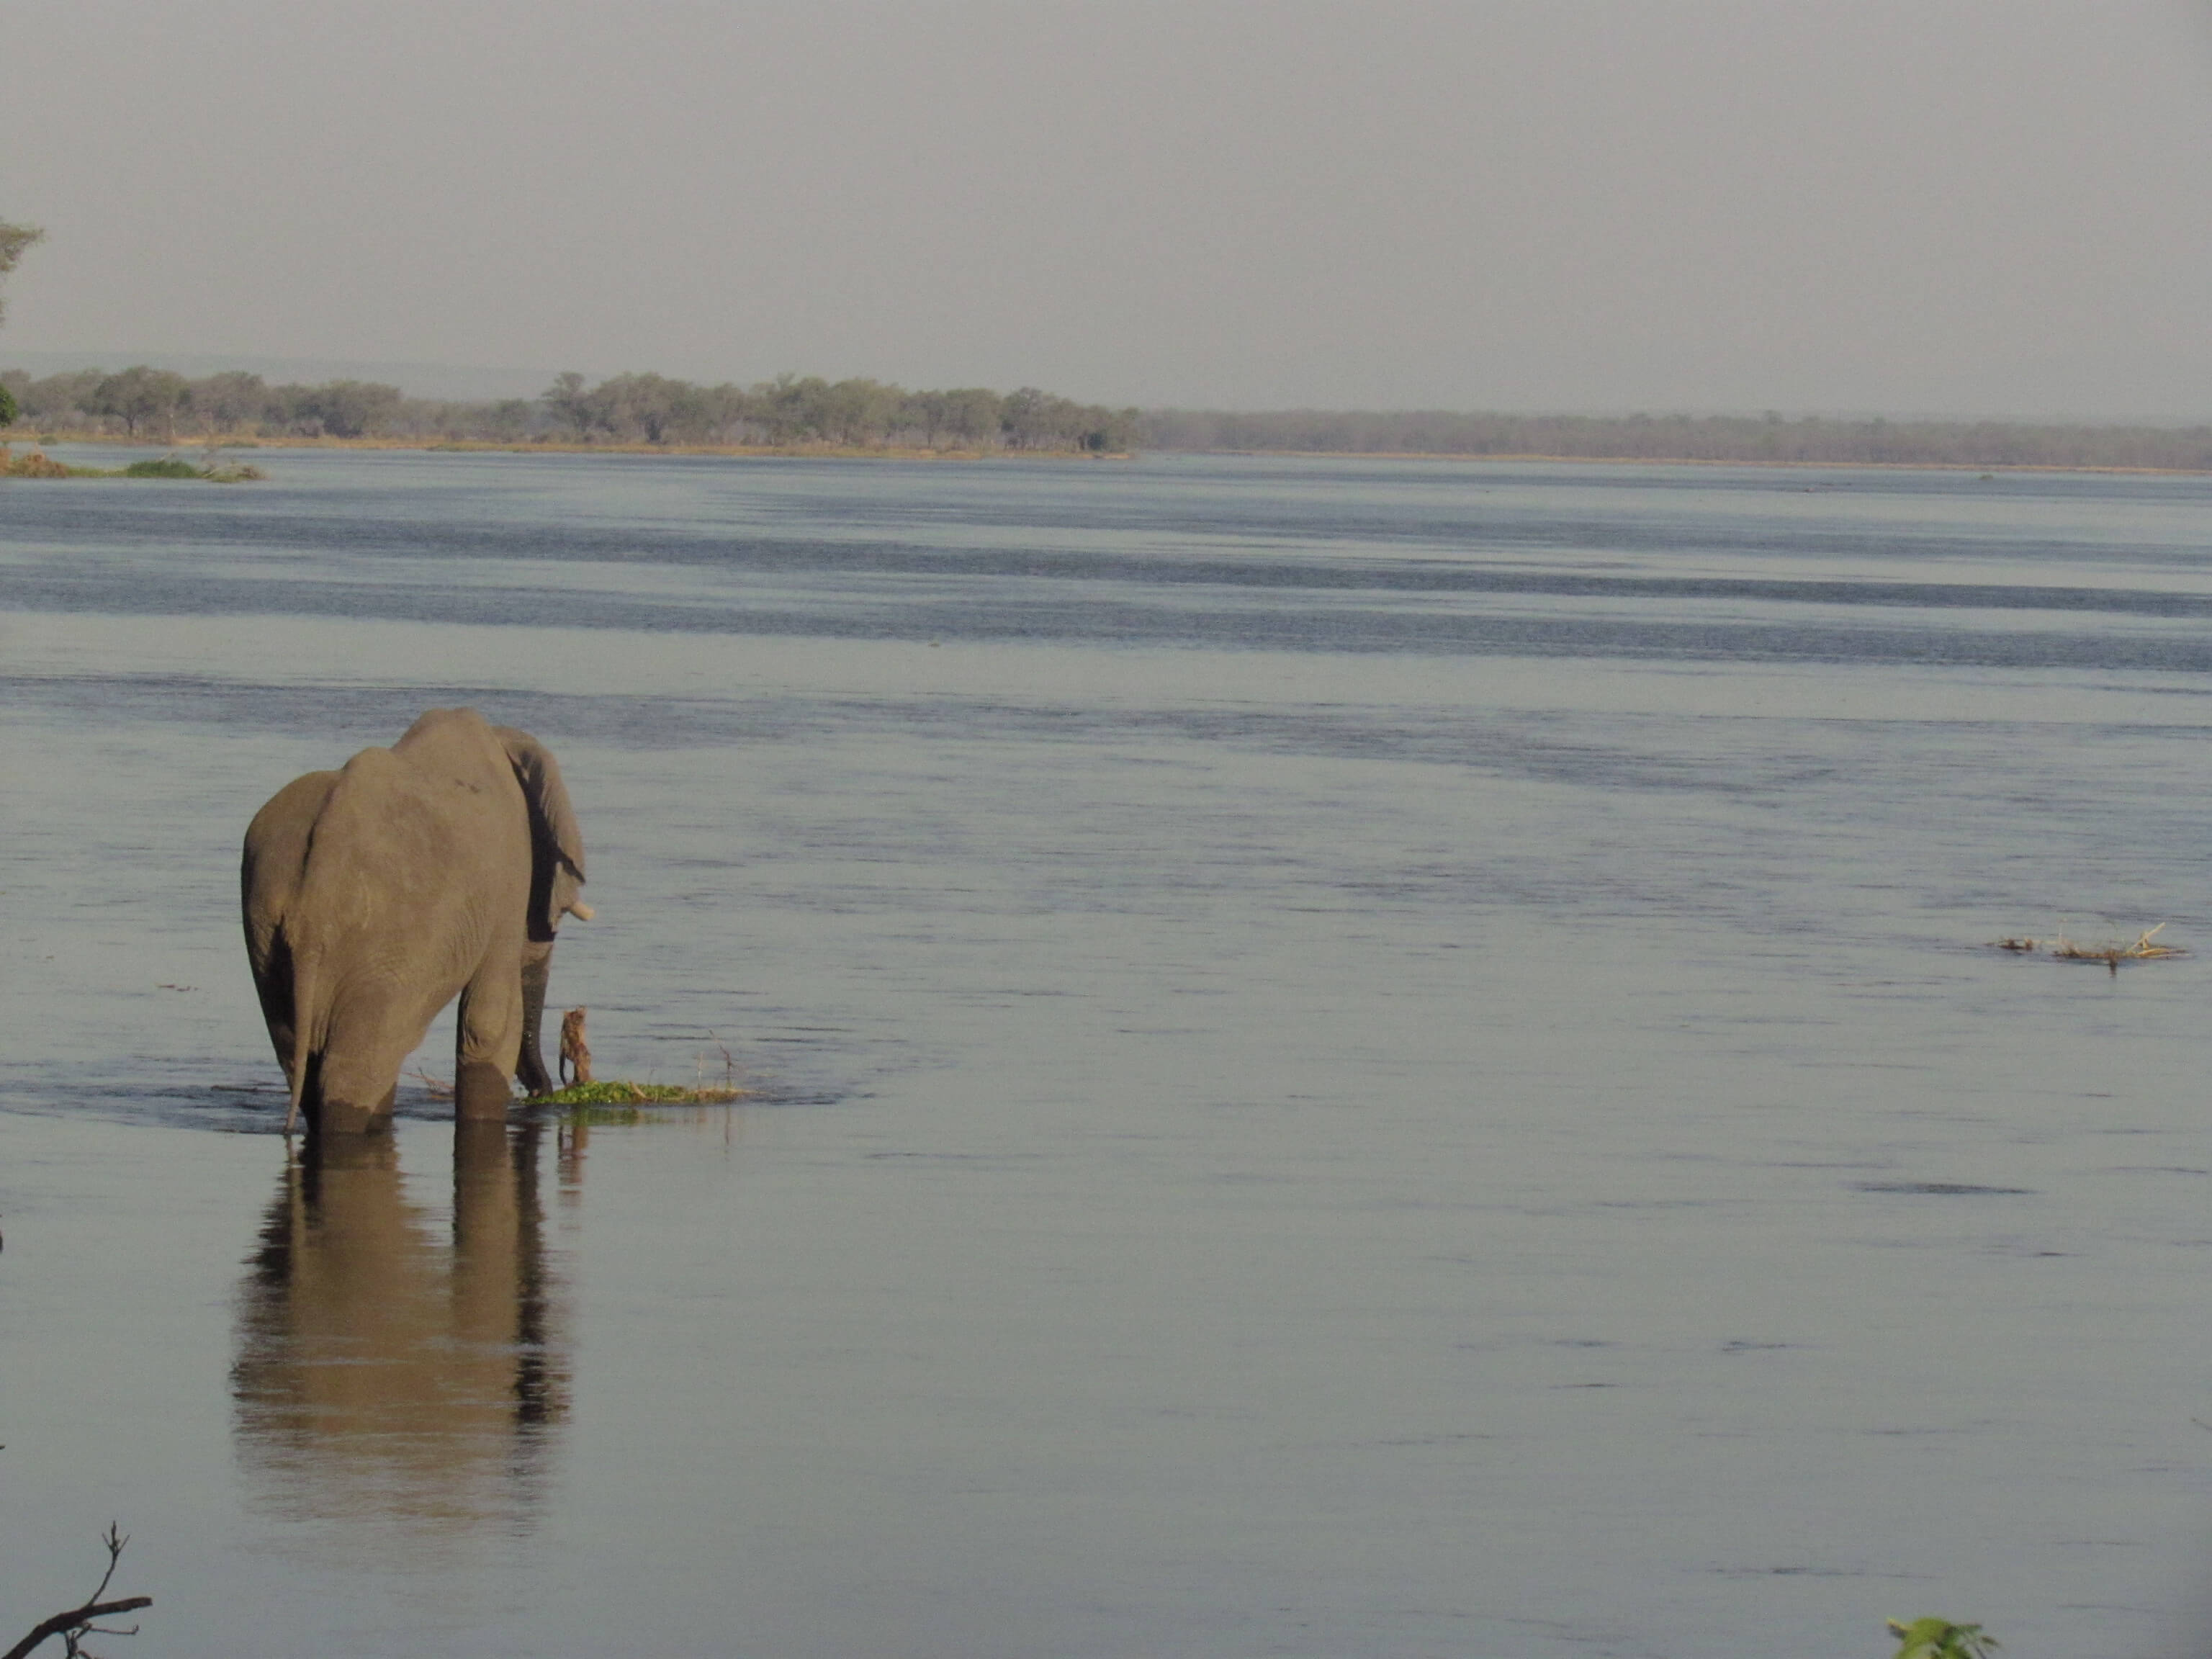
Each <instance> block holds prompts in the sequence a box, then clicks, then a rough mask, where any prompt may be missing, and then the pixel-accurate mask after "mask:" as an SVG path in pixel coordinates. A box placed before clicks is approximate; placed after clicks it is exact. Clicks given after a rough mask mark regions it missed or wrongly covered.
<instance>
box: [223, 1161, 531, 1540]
mask: <svg viewBox="0 0 2212 1659" xmlns="http://www.w3.org/2000/svg"><path fill="white" fill-rule="evenodd" d="M539 1137H540V1132H539V1130H538V1128H537V1127H536V1126H535V1125H529V1126H525V1127H520V1129H518V1130H516V1131H514V1132H512V1133H510V1132H509V1130H508V1129H507V1127H506V1126H505V1125H504V1124H501V1123H499V1122H496V1121H494V1122H483V1121H477V1122H462V1123H460V1124H458V1125H456V1126H455V1133H454V1138H453V1225H452V1236H451V1240H450V1243H447V1242H446V1241H441V1239H439V1238H438V1237H436V1231H435V1227H434V1225H433V1223H432V1218H431V1216H430V1214H429V1213H428V1212H427V1211H426V1210H425V1209H424V1208H423V1207H422V1206H419V1205H417V1204H415V1203H412V1202H410V1200H408V1198H407V1197H406V1195H405V1194H404V1191H403V1190H402V1187H401V1182H400V1174H399V1168H398V1141H397V1139H395V1138H394V1137H392V1136H389V1135H374V1136H365V1137H356V1136H326V1137H323V1138H321V1139H320V1140H319V1142H318V1141H310V1142H309V1150H308V1152H307V1155H306V1158H304V1159H303V1160H302V1161H301V1162H299V1163H295V1164H288V1166H287V1168H286V1170H285V1172H284V1177H283V1183H282V1184H281V1186H280V1187H279V1188H278V1190H277V1194H276V1200H275V1201H274V1202H273V1203H272V1204H271V1205H270V1209H269V1217H268V1221H267V1224H266V1225H264V1228H263V1229H262V1234H261V1243H260V1247H259V1249H258V1251H257V1252H256V1253H255V1255H254V1257H253V1260H252V1263H251V1266H250V1267H249V1270H248V1272H247V1273H246V1280H245V1284H244V1286H243V1290H242V1293H241V1296H240V1314H239V1322H238V1360H237V1364H235V1366H234V1368H233V1370H232V1373H231V1388H232V1395H233V1399H234V1404H235V1419H234V1421H235V1425H236V1432H237V1437H238V1445H239V1451H240V1460H241V1462H244V1463H245V1465H246V1468H248V1470H249V1471H251V1472H252V1474H256V1475H258V1477H259V1478H260V1480H261V1482H262V1483H263V1485H264V1492H265V1496H266V1498H267V1499H268V1501H269V1502H270V1504H271V1505H272V1506H273V1507H274V1508H276V1510H278V1511H279V1512H281V1513H283V1514H285V1515H287V1516H292V1517H294V1518H297V1519H316V1520H322V1519H340V1518H356V1519H361V1520H374V1521H383V1522H396V1523H399V1524H400V1525H402V1526H403V1527H404V1528H405V1529H407V1530H410V1531H421V1530H428V1531H429V1532H431V1533H434V1534H449V1533H456V1532H464V1531H470V1530H474V1529H476V1528H480V1527H483V1526H485V1525H488V1524H489V1525H492V1526H497V1527H503V1528H505V1527H513V1526H516V1525H527V1524H528V1523H529V1522H530V1521H531V1520H532V1518H533V1516H534V1515H535V1513H536V1510H537V1509H538V1503H539V1499H540V1494H541V1489H542V1487H543V1486H544V1480H545V1477H546V1475H547V1474H549V1472H550V1462H551V1458H552V1455H553V1453H554V1450H555V1449H556V1448H555V1440H556V1435H557V1433H558V1429H559V1425H560V1424H561V1422H562V1419H563V1417H564V1416H565V1415H566V1413H567V1410H568V1384H569V1364H570V1362H569V1344H568V1333H567V1317H566V1314H567V1310H566V1307H565V1304H564V1299H563V1288H564V1287H563V1286H562V1285H561V1284H560V1283H559V1282H558V1281H557V1280H556V1277H555V1275H554V1273H553V1272H552V1270H551V1269H550V1267H549V1266H548V1263H547V1260H546V1249H545V1241H544V1212H543V1210H542V1208H541V1206H540V1204H539V1200H538V1140H539Z"/></svg>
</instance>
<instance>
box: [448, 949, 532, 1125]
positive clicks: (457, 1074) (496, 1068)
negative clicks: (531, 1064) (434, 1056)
mask: <svg viewBox="0 0 2212 1659" xmlns="http://www.w3.org/2000/svg"><path fill="white" fill-rule="evenodd" d="M457 1024H458V1025H459V1030H457V1031H456V1032H455V1033H454V1042H453V1115H454V1116H455V1117H457V1118H460V1119H464V1120H465V1119H470V1118H501V1119H503V1118H505V1117H506V1115H507V1101H508V1100H509V1098H510V1097H512V1096H513V1092H514V1062H515V1057H516V1055H517V1054H519V1053H520V1051H521V1048H522V964H521V963H520V961H519V960H517V959H516V956H515V953H514V952H513V951H493V952H492V953H491V956H490V957H488V958H487V959H486V961H485V963H484V964H483V967H481V968H479V969H477V973H476V977H475V978H473V979H471V981H469V982H468V984H467V985H466V986H465V987H463V988H462V991H461V1006H460V1013H459V1020H458V1022H457Z"/></svg>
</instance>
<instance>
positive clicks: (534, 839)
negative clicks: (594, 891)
mask: <svg viewBox="0 0 2212 1659" xmlns="http://www.w3.org/2000/svg"><path fill="white" fill-rule="evenodd" d="M492 729H493V730H494V731H495V732H497V733H498V734H499V740H500V741H501V743H502V744H506V745H507V759H508V761H509V762H510V763H513V767H514V781H516V782H517V783H519V784H520V785H521V786H522V794H523V799H526V800H527V801H528V802H529V803H530V842H531V848H530V937H531V938H532V939H538V940H539V941H541V942H542V941H544V940H547V939H551V938H552V937H553V930H554V929H555V928H556V927H559V926H560V925H561V918H562V915H564V914H565V913H566V912H567V911H568V908H569V907H570V906H572V905H574V903H575V902H576V891H577V890H578V889H579V888H580V887H581V886H582V885H583V884H584V832H583V831H582V830H581V829H579V828H577V826H576V809H575V808H574V807H573V806H571V805H568V787H567V786H565V785H564V784H562V781H561V767H560V763H558V762H556V760H555V759H554V758H553V752H552V750H550V749H548V748H546V746H545V745H544V744H542V743H540V742H538V739H537V738H533V737H532V736H531V735H530V733H529V732H518V731H516V730H515V729H514V728H513V726H495V727H493V728H492ZM584 914H589V913H588V912H586V913H584Z"/></svg>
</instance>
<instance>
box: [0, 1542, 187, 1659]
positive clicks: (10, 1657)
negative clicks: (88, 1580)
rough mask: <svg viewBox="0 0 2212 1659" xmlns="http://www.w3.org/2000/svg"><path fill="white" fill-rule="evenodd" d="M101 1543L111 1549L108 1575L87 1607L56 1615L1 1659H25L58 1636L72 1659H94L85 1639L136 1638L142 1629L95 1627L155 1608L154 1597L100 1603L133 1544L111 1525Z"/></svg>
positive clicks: (85, 1605)
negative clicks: (116, 1617) (100, 1621)
mask: <svg viewBox="0 0 2212 1659" xmlns="http://www.w3.org/2000/svg"><path fill="white" fill-rule="evenodd" d="M130 1541H131V1540H130V1537H129V1535H128V1534H125V1533H123V1532H120V1531H118V1529H117V1528H116V1526H115V1523H114V1522H112V1521H111V1522H108V1525H107V1535H106V1537H105V1538H104V1539H102V1540H101V1542H102V1543H104V1544H106V1546H107V1571H106V1572H104V1573H102V1574H100V1584H99V1587H98V1588H97V1589H94V1591H93V1593H92V1594H91V1595H90V1596H88V1598H86V1601H85V1604H84V1605H83V1606H82V1607H71V1608H70V1610H69V1611H68V1612H67V1613H56V1614H55V1615H54V1616H53V1617H52V1618H51V1619H49V1620H46V1622H45V1623H43V1624H41V1625H40V1626H38V1627H37V1628H36V1629H34V1630H33V1631H32V1632H31V1633H30V1634H29V1635H28V1636H26V1637H25V1638H23V1639H22V1640H21V1641H20V1642H18V1643H16V1644H15V1646H14V1647H12V1648H9V1650H8V1651H7V1652H6V1653H4V1654H0V1659H24V1656H25V1655H27V1654H28V1653H29V1652H30V1651H31V1650H32V1649H33V1648H35V1647H37V1646H38V1645H39V1644H40V1643H41V1642H44V1641H46V1639H47V1638H50V1637H55V1636H58V1637H60V1638H62V1640H63V1643H64V1645H65V1647H66V1650H67V1652H68V1654H69V1656H70V1659H91V1656H90V1655H88V1654H85V1653H84V1651H83V1650H82V1648H80V1647H79V1646H78V1645H77V1644H78V1643H79V1642H81V1641H82V1639H83V1638H85V1637H87V1636H91V1635H95V1634H96V1635H100V1636H136V1635H137V1633H138V1627H137V1626H136V1625H133V1626H131V1628H130V1629H129V1630H108V1629H106V1628H104V1627H103V1626H99V1625H95V1624H94V1623H93V1620H95V1619H106V1618H108V1617H110V1616H112V1615H113V1614H115V1613H131V1612H135V1611H136V1610H137V1609H138V1608H140V1607H152V1606H153V1605H154V1598H153V1597H152V1596H150V1595H130V1596H125V1598H124V1599H123V1600H122V1601H101V1600H100V1597H101V1596H103V1595H106V1593H107V1585H108V1581H109V1580H111V1579H112V1578H113V1577H115V1569H116V1565H117V1564H118V1563H119V1562H120V1561H121V1560H122V1559H123V1547H124V1546H125V1544H127V1543H129V1542H130Z"/></svg>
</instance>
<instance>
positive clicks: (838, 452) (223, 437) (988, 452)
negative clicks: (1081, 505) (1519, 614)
mask: <svg viewBox="0 0 2212 1659" xmlns="http://www.w3.org/2000/svg"><path fill="white" fill-rule="evenodd" d="M49 443H52V444H78V445H86V446H95V447H105V448H126V449H167V450H173V451H179V452H182V451H185V450H200V451H203V452H210V451H221V450H310V451H312V450H332V449H336V450H362V451H368V452H387V453H412V454H424V455H434V454H482V455H621V456H632V455H681V456H686V457H691V458H699V459H722V460H827V461H854V460H872V461H994V462H997V461H1013V462H1021V461H1054V460H1080V461H1127V460H1132V459H1135V457H1136V456H1137V455H1139V454H1147V455H1190V456H1225V457H1231V458H1235V459H1245V460H1278V459H1279V460H1301V461H1453V462H1462V463H1465V462H1475V463H1481V464H1492V463H1496V464H1502V465H1547V466H1697V467H1759V468H1763V469H1766V470H1769V471H1808V472H1810V471H1820V472H1971V473H1973V474H1975V475H1976V476H1977V477H1990V478H1994V477H1999V476H2001V475H2004V476H2010V475H2016V474H2021V473H2057V474H2069V473H2079V474H2087V475H2094V476H2110V477H2169V478H2193V477H2212V466H2204V467H2180V466H2121V465H2110V464H2105V465H2099V464H2095V463H2092V462H2087V461H2082V462H2071V463H2069V462H2063V461H1989V462H1978V461H1938V460H1926V461H1900V460H1882V461H1874V460H1796V459H1773V458H1771V457H1754V456H1744V457H1727V456H1712V455H1680V456H1670V455H1559V454H1547V453H1541V452H1533V451H1532V452H1528V453H1517V452H1516V453H1474V452H1465V451H1461V452H1450V451H1440V450H1411V449H1409V450H1395V449H1393V450H1383V449H1239V448H1226V447H1225V448H1190V449H1182V448H1177V449H1167V448H1152V449H1145V450H1105V451H1098V450H1081V449H1010V448H1006V447H1003V446H995V445H994V446H993V447H989V448H964V449H963V448H934V447H924V446H921V445H900V444H890V445H884V444H835V443H800V444H655V443H646V442H609V443H577V442H574V441H562V440H560V439H546V440H543V441H539V440H529V441H521V442H514V443H507V442H501V441H497V440H493V439H486V438H441V439H436V440H430V439H425V438H419V437H413V438H379V437H362V438H333V437H315V438H309V437H300V436H287V437H262V436H258V435H251V434H245V433H234V434H218V435H206V434H202V435H196V436H191V437H185V436H179V437H176V438H173V439H164V438H153V437H147V436H143V435H141V436H136V437H134V436H131V435H128V434H122V433H112V432H86V431H73V430H51V431H46V432H42V433H39V434H36V435H29V434H24V435H18V434H16V433H15V432H13V431H9V430H0V448H6V447H10V446H14V447H28V448H30V449H34V450H35V449H40V448H43V447H45V446H46V445H47V444H49Z"/></svg>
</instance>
